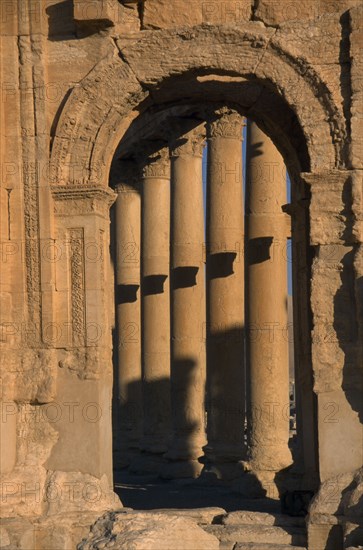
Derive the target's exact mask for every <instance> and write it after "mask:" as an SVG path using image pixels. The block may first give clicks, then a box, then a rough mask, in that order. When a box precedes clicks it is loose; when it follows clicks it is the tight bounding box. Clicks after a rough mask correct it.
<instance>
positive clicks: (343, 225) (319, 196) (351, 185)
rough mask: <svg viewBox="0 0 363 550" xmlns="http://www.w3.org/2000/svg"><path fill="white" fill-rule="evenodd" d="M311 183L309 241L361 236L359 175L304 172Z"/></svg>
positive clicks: (347, 239)
mask: <svg viewBox="0 0 363 550" xmlns="http://www.w3.org/2000/svg"><path fill="white" fill-rule="evenodd" d="M303 178H304V180H305V181H306V182H307V183H308V184H309V185H310V186H311V204H310V220H311V227H310V241H311V244H330V245H332V244H335V243H336V244H341V243H344V242H345V243H351V242H356V241H357V240H359V239H360V238H361V224H362V222H361V216H362V213H361V212H362V187H361V185H362V176H361V174H360V173H359V172H358V171H356V172H354V171H342V170H332V171H328V172H322V173H317V174H303Z"/></svg>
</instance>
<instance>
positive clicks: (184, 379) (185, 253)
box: [162, 125, 206, 478]
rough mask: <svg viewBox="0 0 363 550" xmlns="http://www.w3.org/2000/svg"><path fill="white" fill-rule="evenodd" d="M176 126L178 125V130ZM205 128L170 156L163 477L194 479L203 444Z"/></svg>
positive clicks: (173, 147) (181, 139)
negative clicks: (168, 407) (168, 423)
mask: <svg viewBox="0 0 363 550" xmlns="http://www.w3.org/2000/svg"><path fill="white" fill-rule="evenodd" d="M176 126H177V127H178V125H176ZM204 141H205V132H204V128H203V127H197V128H195V129H193V130H190V131H189V132H186V133H184V134H182V135H179V136H178V137H177V138H175V139H173V140H172V141H171V144H170V151H171V196H172V200H171V202H172V206H171V396H172V421H173V437H172V440H171V444H170V447H169V450H168V452H167V454H166V455H165V456H166V457H167V458H168V459H169V464H168V465H167V466H166V467H165V468H164V469H163V471H162V476H163V477H170V478H172V477H196V476H197V475H198V474H199V472H200V470H201V468H202V465H201V464H200V463H199V462H198V460H197V459H198V458H199V457H200V456H202V454H203V452H202V447H203V445H204V444H205V427H204V424H205V413H204V394H205V377H206V363H205V360H206V358H205V343H204V342H203V329H204V324H205V273H204V262H203V242H204V212H203V177H202V154H203V146H204Z"/></svg>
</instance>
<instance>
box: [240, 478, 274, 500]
mask: <svg viewBox="0 0 363 550" xmlns="http://www.w3.org/2000/svg"><path fill="white" fill-rule="evenodd" d="M275 477H276V472H271V471H260V472H256V471H253V472H252V471H250V472H245V473H244V475H243V476H241V477H240V478H239V479H238V480H236V481H235V482H234V483H233V485H232V491H233V492H234V493H238V494H239V495H242V496H243V497H244V498H249V499H250V498H271V499H274V500H277V499H279V489H278V487H277V485H276V482H275Z"/></svg>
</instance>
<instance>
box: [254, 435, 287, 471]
mask: <svg viewBox="0 0 363 550" xmlns="http://www.w3.org/2000/svg"><path fill="white" fill-rule="evenodd" d="M248 457H249V458H248V464H249V470H252V471H257V472H268V471H274V472H281V471H282V470H285V469H286V468H290V467H291V466H292V464H293V459H292V454H291V450H290V449H289V447H288V442H287V441H286V442H284V443H281V444H278V445H261V444H259V445H256V446H251V448H250V450H249V453H248Z"/></svg>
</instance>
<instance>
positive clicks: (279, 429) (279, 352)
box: [246, 122, 292, 490]
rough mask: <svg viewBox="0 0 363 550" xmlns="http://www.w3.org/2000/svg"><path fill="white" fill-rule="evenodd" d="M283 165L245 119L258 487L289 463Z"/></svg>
mask: <svg viewBox="0 0 363 550" xmlns="http://www.w3.org/2000/svg"><path fill="white" fill-rule="evenodd" d="M285 203H286V170H285V168H284V162H283V159H282V157H281V155H280V154H279V152H278V151H277V149H276V147H275V146H274V144H273V143H272V141H271V140H270V139H269V138H268V137H267V136H266V135H265V134H264V133H263V132H262V131H261V130H260V129H259V128H258V126H257V125H256V124H255V123H253V122H251V123H249V124H248V147H247V183H246V225H247V227H246V237H247V238H246V252H247V254H246V268H247V269H246V315H247V326H248V329H249V330H248V334H249V337H248V340H247V355H246V356H247V395H248V396H249V412H248V418H249V445H250V449H249V453H250V456H249V459H250V467H251V469H252V471H253V472H254V473H255V474H256V475H257V477H258V479H259V481H260V483H261V484H262V487H263V488H265V489H267V490H269V488H270V487H271V480H272V479H273V477H274V474H275V473H276V472H279V471H280V470H282V469H284V468H286V467H287V466H289V465H290V464H291V462H292V459H291V452H290V450H289V447H288V441H289V350H288V337H287V325H288V316H287V259H286V244H287V236H288V225H287V220H288V218H287V216H286V215H285V214H284V213H283V212H282V208H281V207H282V206H283V205H284V204H285Z"/></svg>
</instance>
